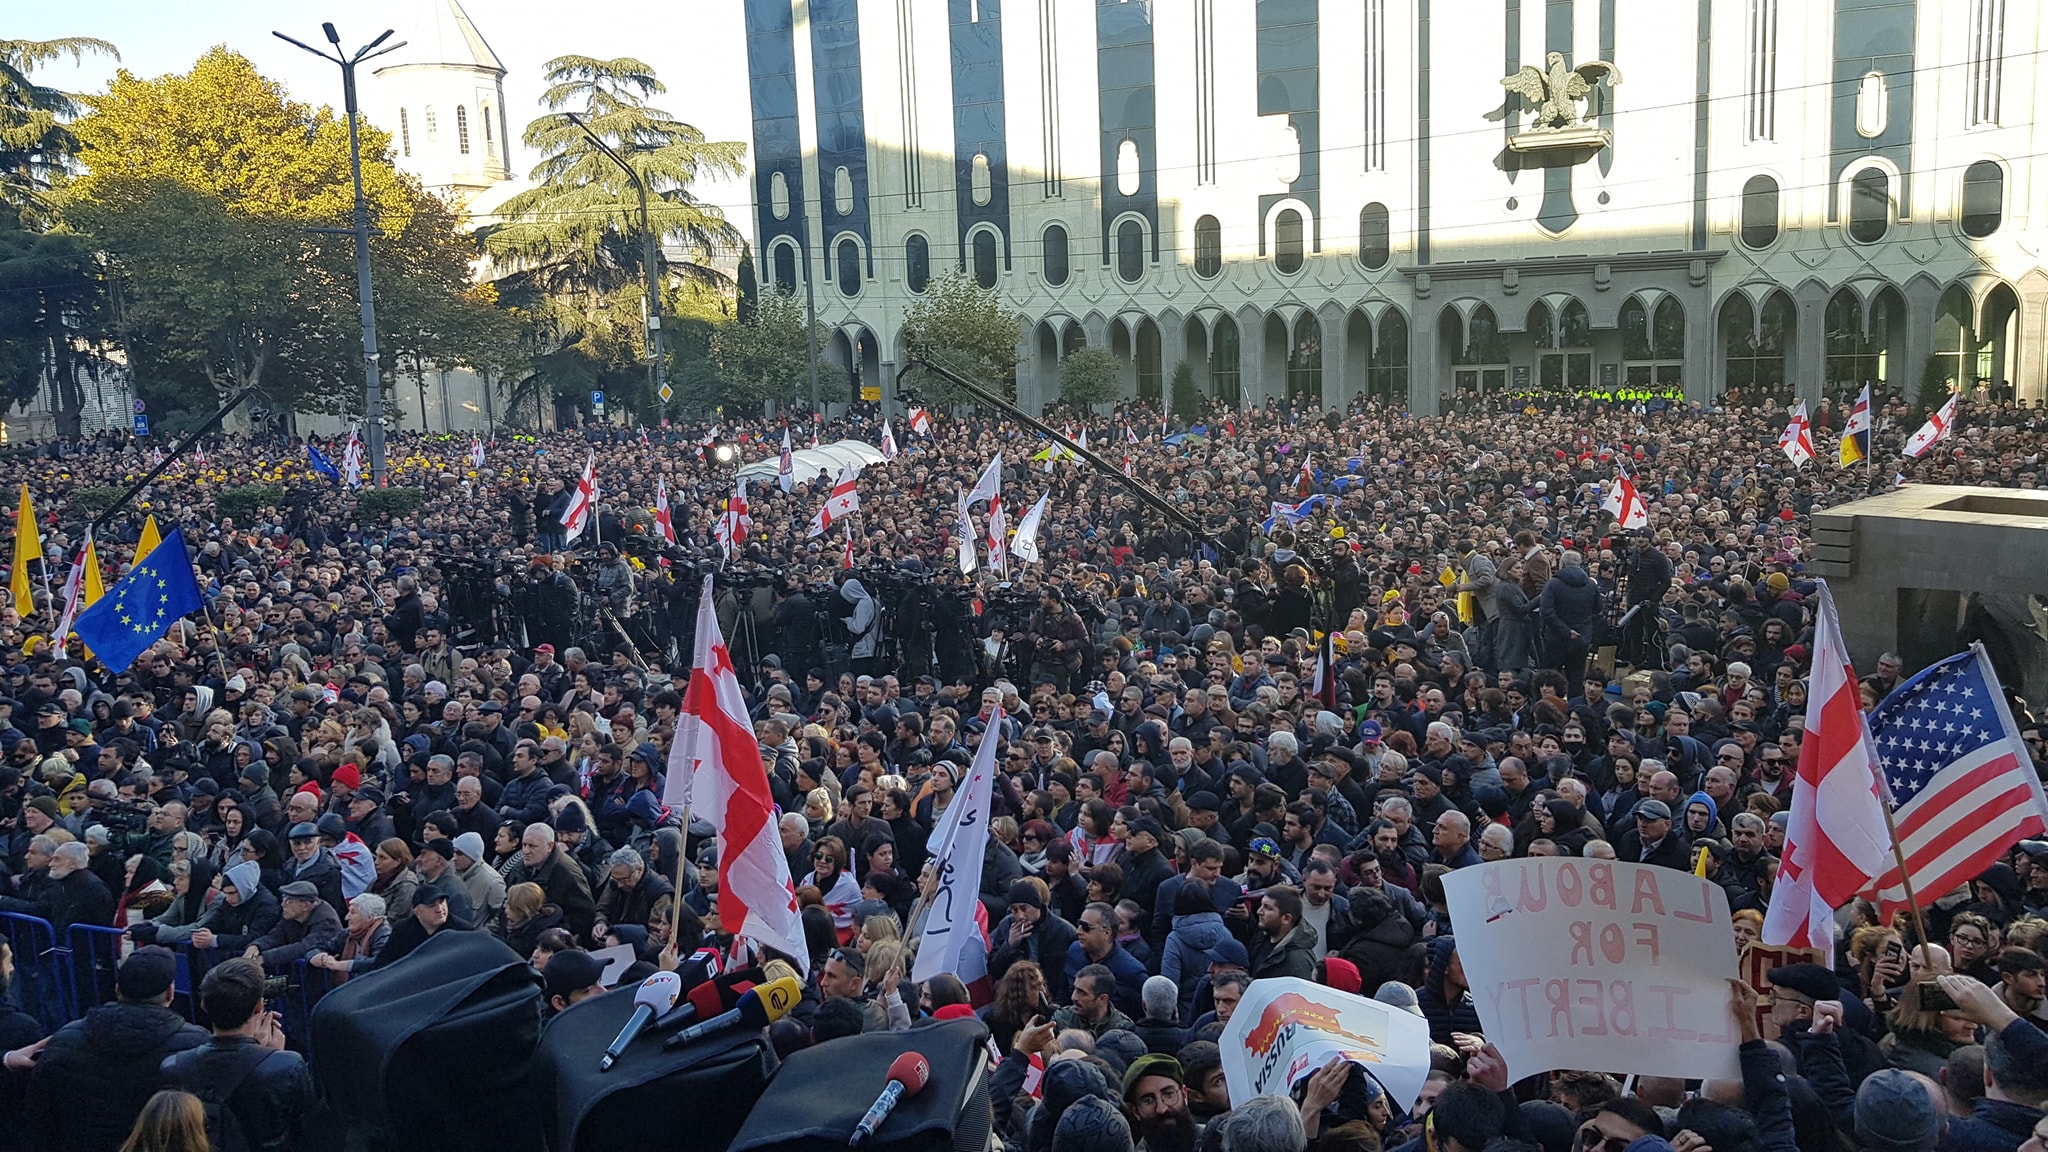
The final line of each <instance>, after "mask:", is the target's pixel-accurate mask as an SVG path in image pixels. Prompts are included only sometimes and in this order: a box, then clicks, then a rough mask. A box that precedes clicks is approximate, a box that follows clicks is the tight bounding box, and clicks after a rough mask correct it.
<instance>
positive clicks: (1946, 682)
mask: <svg viewBox="0 0 2048 1152" xmlns="http://www.w3.org/2000/svg"><path fill="white" fill-rule="evenodd" d="M1870 735H1871V741H1872V744H1873V746H1874V747H1875V748H1876V749H1877V757H1878V765H1879V767H1880V769H1881V775H1882V777H1883V780H1884V785H1885V787H1886V788H1888V789H1890V790H1891V795H1892V803H1893V806H1894V808H1893V819H1894V821H1895V822H1896V824H1897V825H1898V837H1899V845H1900V847H1901V848H1902V849H1903V851H1904V853H1905V856H1906V863H1907V865H1908V867H1909V868H1910V869H1911V876H1912V879H1913V888H1914V893H1915V895H1917V896H1918V897H1919V898H1920V899H1921V900H1922V901H1930V900H1933V899H1935V898H1937V897H1939V896H1943V895H1945V894H1947V893H1948V892H1950V891H1952V890H1953V889H1955V888H1957V887H1958V886H1960V885H1962V884H1965V883H1968V882H1969V881H1970V880H1971V879H1973V878H1974V877H1976V876H1977V875H1978V874H1979V873H1981V872H1983V871H1984V869H1986V868H1988V867H1990V866H1991V865H1992V864H1993V863H1994V862H1996V861H1997V860H1998V858H1999V857H2000V856H2002V855H2003V854H2004V853H2005V851H2006V850H2007V849H2009V848H2011V847H2012V846H2013V844H2014V843H2016V842H2018V841H2019V840H2022V839H2025V838H2027V837H2030V836H2039V835H2041V833H2042V831H2043V830H2044V829H2048V803H2044V802H2043V800H2042V795H2041V782H2040V780H2039V779H2038V778H2037V777H2036V776H2035V775H2034V766H2033V761H2032V760H2031V758H2029V756H2028V755H2027V748H2026V745H2025V744H2023V743H2021V741H2020V734H2019V729H2018V728H2017V727H2016V726H2015V725H2014V724H2013V720H2012V713H2011V712H2010V711H2008V710H2007V708H2006V704H2005V694H2004V692H2003V690H2001V689H2000V688H1999V686H1998V674H1997V673H1996V672H1994V671H1992V668H1991V658H1990V657H1989V656H1987V655H1985V653H1984V648H1983V646H1982V645H1972V646H1971V647H1970V650H1969V651H1967V652H1962V653H1959V654H1957V655H1955V656H1951V657H1949V658H1948V659H1946V660H1943V661H1941V662H1939V663H1937V664H1935V665H1933V666H1932V667H1930V668H1928V669H1927V670H1926V671H1924V672H1921V673H1920V674H1919V675H1917V676H1915V677H1913V678H1912V679H1911V680H1908V681H1906V682H1905V683H1904V684H1901V685H1899V686H1898V688H1897V689H1895V690H1894V691H1893V692H1892V694H1891V695H1890V696H1887V697H1885V699H1884V702H1883V703H1881V704H1879V705H1878V706H1877V708H1876V710H1874V711H1873V712H1871V714H1870ZM1876 889H1877V897H1878V904H1879V907H1880V911H1890V910H1894V909H1903V908H1905V906H1906V892H1905V887H1904V885H1903V884H1901V882H1900V877H1899V869H1898V865H1897V864H1893V865H1891V866H1890V867H1888V868H1886V869H1885V871H1884V873H1883V874H1881V875H1880V876H1878V878H1877V881H1876Z"/></svg>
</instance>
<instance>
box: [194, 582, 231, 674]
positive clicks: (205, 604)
mask: <svg viewBox="0 0 2048 1152" xmlns="http://www.w3.org/2000/svg"><path fill="white" fill-rule="evenodd" d="M199 610H200V611H202V612H204V613H206V626H207V627H208V628H211V629H212V630H213V658H214V659H215V660H218V661H219V662H220V682H221V684H222V685H226V684H227V682H228V681H229V680H231V679H233V678H234V677H233V676H232V675H231V674H230V673H229V672H228V658H227V655H226V654H225V653H223V652H222V651H221V650H220V625H219V624H216V623H215V622H214V619H213V602H212V601H211V600H208V599H207V598H206V596H205V594H204V593H201V594H200V597H199Z"/></svg>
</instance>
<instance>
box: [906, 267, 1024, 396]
mask: <svg viewBox="0 0 2048 1152" xmlns="http://www.w3.org/2000/svg"><path fill="white" fill-rule="evenodd" d="M1022 332H1023V321H1022V320H1021V319H1019V318H1018V316H1017V314H1016V313H1015V312H1012V311H1010V309H1009V307H1008V306H1007V305H1005V304H1004V303H1003V298H1002V295H1001V294H1000V293H998V292H996V291H995V290H994V289H992V288H983V287H982V286H981V285H979V284H976V283H975V282H974V280H973V278H972V277H970V276H968V275H967V274H966V273H964V272H960V271H953V272H948V273H946V274H945V275H943V276H934V277H932V280H931V282H930V283H929V284H927V285H926V286H925V290H924V294H923V295H922V296H919V297H918V298H917V300H916V301H915V302H913V303H912V304H911V305H910V307H908V308H906V309H904V310H903V334H902V338H903V343H904V346H905V347H906V348H908V349H909V351H910V354H911V356H912V357H914V358H918V359H928V360H931V361H933V362H935V363H939V364H943V365H945V366H946V367H947V368H950V369H952V370H953V371H954V372H957V373H959V374H960V375H962V376H965V377H967V378H968V379H969V380H972V381H974V382H976V383H978V384H980V385H981V386H983V387H984V388H989V389H992V390H994V391H995V392H996V393H997V394H999V395H1002V396H1006V397H1015V396H1016V394H1017V374H1016V368H1017V341H1018V339H1019V338H1020V337H1021V334H1022ZM909 383H910V384H911V386H913V387H915V388H916V389H918V390H919V391H920V392H922V393H924V394H925V395H927V396H929V397H930V398H931V399H933V400H939V401H962V400H965V401H969V402H971V401H972V399H973V398H972V397H971V396H968V395H966V394H965V393H963V392H961V391H960V390H959V389H957V388H955V387H954V386H953V385H952V384H951V383H949V382H947V381H946V380H945V379H944V378H943V377H940V376H937V375H934V374H932V373H930V372H926V371H925V370H924V369H922V368H919V369H917V370H916V371H914V372H912V373H911V374H910V376H909Z"/></svg>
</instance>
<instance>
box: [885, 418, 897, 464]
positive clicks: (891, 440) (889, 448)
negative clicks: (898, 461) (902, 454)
mask: <svg viewBox="0 0 2048 1152" xmlns="http://www.w3.org/2000/svg"><path fill="white" fill-rule="evenodd" d="M895 458H896V433H894V432H892V431H890V430H889V422H888V421H887V420H884V421H882V459H884V460H894V459H895Z"/></svg>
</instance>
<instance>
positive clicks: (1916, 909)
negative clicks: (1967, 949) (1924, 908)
mask: <svg viewBox="0 0 2048 1152" xmlns="http://www.w3.org/2000/svg"><path fill="white" fill-rule="evenodd" d="M1878 807H1880V808H1882V809H1884V826H1885V831H1887V832H1889V833H1891V838H1892V859H1893V860H1896V861H1898V865H1899V886H1900V887H1902V888H1904V889H1905V890H1906V909H1907V910H1908V911H1909V912H1911V913H1912V916H1913V931H1914V932H1915V933H1917V934H1918V935H1919V937H1920V947H1921V953H1920V955H1921V956H1922V957H1929V958H1931V953H1929V952H1927V951H1926V948H1927V946H1928V945H1929V944H1932V943H1934V941H1933V940H1932V939H1931V938H1929V937H1928V935H1927V917H1926V916H1925V915H1924V914H1923V913H1922V912H1921V911H1920V898H1919V897H1918V896H1916V895H1914V893H1913V876H1912V874H1911V873H1910V872H1908V871H1907V870H1906V850H1905V848H1904V847H1902V846H1901V845H1900V844H1899V825H1898V821H1897V820H1895V819H1893V817H1892V806H1891V805H1890V804H1879V805H1878Z"/></svg>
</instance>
